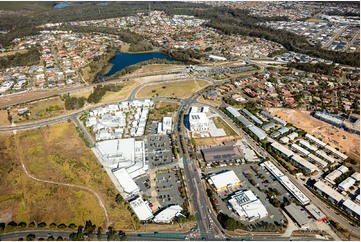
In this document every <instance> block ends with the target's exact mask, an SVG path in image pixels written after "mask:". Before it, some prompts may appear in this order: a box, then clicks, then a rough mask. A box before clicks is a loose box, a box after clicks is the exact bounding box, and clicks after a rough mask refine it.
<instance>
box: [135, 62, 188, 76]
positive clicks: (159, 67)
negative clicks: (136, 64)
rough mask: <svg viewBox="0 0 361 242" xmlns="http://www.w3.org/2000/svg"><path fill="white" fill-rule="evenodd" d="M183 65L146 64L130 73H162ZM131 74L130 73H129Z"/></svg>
mask: <svg viewBox="0 0 361 242" xmlns="http://www.w3.org/2000/svg"><path fill="white" fill-rule="evenodd" d="M183 67H184V66H183V65H172V64H154V65H146V66H143V67H142V68H140V69H138V70H136V71H135V72H133V73H132V75H143V74H152V75H154V74H159V73H164V72H166V71H170V70H175V69H178V68H183ZM130 76H131V75H130Z"/></svg>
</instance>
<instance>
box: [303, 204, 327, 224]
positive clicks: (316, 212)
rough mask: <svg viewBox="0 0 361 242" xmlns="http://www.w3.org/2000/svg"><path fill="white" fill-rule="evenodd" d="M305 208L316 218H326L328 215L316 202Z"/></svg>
mask: <svg viewBox="0 0 361 242" xmlns="http://www.w3.org/2000/svg"><path fill="white" fill-rule="evenodd" d="M305 208H306V209H307V211H308V212H309V213H310V214H311V215H312V216H313V217H314V218H315V219H316V220H323V219H326V215H325V214H324V213H323V212H322V211H321V210H320V209H319V208H318V207H316V206H315V205H314V204H309V205H307V206H306V207H305Z"/></svg>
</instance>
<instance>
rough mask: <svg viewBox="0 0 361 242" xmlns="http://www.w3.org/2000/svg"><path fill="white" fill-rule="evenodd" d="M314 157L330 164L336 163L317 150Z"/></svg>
mask: <svg viewBox="0 0 361 242" xmlns="http://www.w3.org/2000/svg"><path fill="white" fill-rule="evenodd" d="M316 155H317V156H318V157H320V158H322V159H324V160H325V161H327V162H328V163H330V164H333V163H335V162H336V160H335V159H334V158H332V157H330V156H328V155H327V154H326V153H325V152H324V151H323V150H317V151H316Z"/></svg>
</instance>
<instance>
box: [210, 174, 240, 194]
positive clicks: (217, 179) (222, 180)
mask: <svg viewBox="0 0 361 242" xmlns="http://www.w3.org/2000/svg"><path fill="white" fill-rule="evenodd" d="M209 182H210V183H211V184H214V186H215V187H216V188H217V190H218V189H223V188H226V187H227V186H235V185H238V184H239V183H240V180H239V179H238V177H237V176H236V174H235V173H234V171H232V170H230V171H225V172H222V173H219V174H215V175H212V176H211V177H210V178H209Z"/></svg>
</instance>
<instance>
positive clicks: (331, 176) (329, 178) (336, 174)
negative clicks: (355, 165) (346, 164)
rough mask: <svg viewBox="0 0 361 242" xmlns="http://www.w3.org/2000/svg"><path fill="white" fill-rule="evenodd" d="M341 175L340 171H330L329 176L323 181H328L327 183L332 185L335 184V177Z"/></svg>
mask: <svg viewBox="0 0 361 242" xmlns="http://www.w3.org/2000/svg"><path fill="white" fill-rule="evenodd" d="M341 175H342V172H341V171H339V170H334V171H332V172H331V173H330V174H328V175H327V176H326V177H325V179H326V180H327V181H328V182H330V183H332V184H335V182H334V181H335V180H336V178H337V177H339V176H341Z"/></svg>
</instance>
